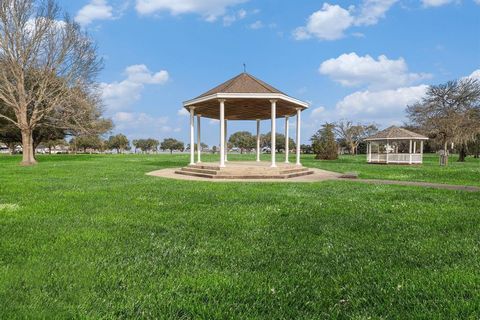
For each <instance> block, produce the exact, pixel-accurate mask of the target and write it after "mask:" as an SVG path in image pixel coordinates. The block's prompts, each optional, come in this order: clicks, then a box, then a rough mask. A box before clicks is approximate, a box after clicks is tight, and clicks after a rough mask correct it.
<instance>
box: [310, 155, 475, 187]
mask: <svg viewBox="0 0 480 320" xmlns="http://www.w3.org/2000/svg"><path fill="white" fill-rule="evenodd" d="M457 160H458V156H457V155H452V156H450V157H449V164H448V166H446V167H441V166H440V165H439V158H438V155H436V154H424V157H423V164H421V165H395V164H389V165H385V164H369V163H367V160H366V156H365V155H358V156H340V158H339V159H338V160H335V161H319V160H315V159H314V158H313V157H306V158H305V159H304V161H303V164H304V165H306V166H309V167H313V168H320V169H325V170H331V171H336V172H342V173H343V172H357V173H359V177H360V178H365V179H387V180H403V181H422V182H437V183H446V184H458V185H472V186H480V159H475V158H473V157H467V159H466V162H458V161H457Z"/></svg>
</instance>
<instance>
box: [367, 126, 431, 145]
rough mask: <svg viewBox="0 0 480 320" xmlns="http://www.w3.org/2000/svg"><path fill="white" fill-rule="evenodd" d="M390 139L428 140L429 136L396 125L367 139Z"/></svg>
mask: <svg viewBox="0 0 480 320" xmlns="http://www.w3.org/2000/svg"><path fill="white" fill-rule="evenodd" d="M390 139H392V140H393V139H412V140H416V139H417V140H428V138H427V137H425V136H423V135H421V134H418V133H415V132H412V131H409V130H407V129H403V128H399V127H396V126H391V127H389V128H387V129H385V130H382V131H380V132H377V133H376V134H374V135H372V136H370V137H368V138H366V139H365V140H366V141H369V140H390Z"/></svg>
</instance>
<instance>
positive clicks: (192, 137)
mask: <svg viewBox="0 0 480 320" xmlns="http://www.w3.org/2000/svg"><path fill="white" fill-rule="evenodd" d="M190 164H191V165H193V164H195V107H190Z"/></svg>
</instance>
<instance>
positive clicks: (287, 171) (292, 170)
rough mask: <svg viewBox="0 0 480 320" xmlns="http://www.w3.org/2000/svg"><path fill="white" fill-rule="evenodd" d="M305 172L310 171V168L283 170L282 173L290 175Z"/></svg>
mask: <svg viewBox="0 0 480 320" xmlns="http://www.w3.org/2000/svg"><path fill="white" fill-rule="evenodd" d="M304 171H308V168H305V167H301V168H292V169H283V170H280V173H281V174H289V173H299V172H304Z"/></svg>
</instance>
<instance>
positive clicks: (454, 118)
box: [407, 78, 480, 161]
mask: <svg viewBox="0 0 480 320" xmlns="http://www.w3.org/2000/svg"><path fill="white" fill-rule="evenodd" d="M407 114H408V117H409V119H410V121H411V123H412V124H413V125H415V126H418V127H420V128H422V129H423V130H424V131H425V132H427V133H428V134H429V136H431V137H432V138H434V139H436V140H438V141H440V143H441V144H442V145H443V148H444V151H445V153H446V154H447V151H448V145H449V144H452V143H453V144H457V145H459V146H460V150H459V151H460V158H459V161H464V160H465V156H466V148H467V146H468V143H469V142H473V141H476V139H478V137H479V134H480V125H479V123H480V83H479V81H478V80H475V79H472V78H466V79H461V80H457V81H449V82H447V83H445V84H441V85H436V86H430V87H429V88H428V90H427V92H426V95H425V97H424V98H423V99H422V100H421V101H420V102H418V103H416V104H414V105H411V106H408V108H407Z"/></svg>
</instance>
